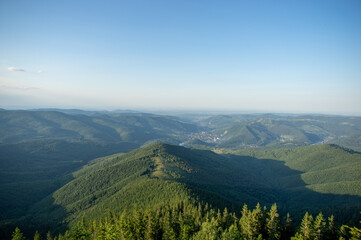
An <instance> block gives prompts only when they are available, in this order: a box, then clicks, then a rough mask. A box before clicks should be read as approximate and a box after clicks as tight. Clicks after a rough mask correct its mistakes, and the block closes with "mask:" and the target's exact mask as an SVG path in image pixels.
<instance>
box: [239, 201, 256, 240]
mask: <svg viewBox="0 0 361 240" xmlns="http://www.w3.org/2000/svg"><path fill="white" fill-rule="evenodd" d="M251 221H252V219H251V212H250V210H248V207H247V205H246V204H244V205H243V208H242V217H241V219H240V220H239V225H240V227H241V234H242V237H243V238H244V239H251V238H252V237H253V232H252V225H251V224H252V223H251Z"/></svg>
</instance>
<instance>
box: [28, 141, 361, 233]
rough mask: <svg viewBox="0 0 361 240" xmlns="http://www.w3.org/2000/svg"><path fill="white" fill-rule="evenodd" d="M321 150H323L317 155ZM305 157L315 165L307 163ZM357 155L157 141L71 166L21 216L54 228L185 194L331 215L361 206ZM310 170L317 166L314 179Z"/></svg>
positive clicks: (223, 203) (221, 203)
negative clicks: (68, 175) (66, 177)
mask: <svg viewBox="0 0 361 240" xmlns="http://www.w3.org/2000/svg"><path fill="white" fill-rule="evenodd" d="M328 152H330V153H329V155H327V154H328ZM316 153H319V154H316ZM320 155H324V156H325V157H324V158H321V159H320V158H319V156H320ZM331 155H332V156H333V158H332V159H330V158H328V156H331ZM297 156H298V159H296V160H294V159H295V158H296V157H297ZM309 161H312V162H314V163H315V165H316V167H315V168H311V167H310V166H309ZM325 161H326V162H327V164H325V163H324V162H325ZM360 161H361V154H359V153H356V152H352V151H348V150H347V149H343V148H340V147H338V146H334V145H325V146H311V147H305V148H298V149H285V150H275V151H239V152H235V153H233V154H229V153H228V154H223V155H220V154H216V153H214V152H211V151H204V150H196V149H188V148H184V147H179V146H173V145H167V144H155V145H150V146H147V147H143V148H141V149H137V150H134V151H132V152H130V153H126V154H117V155H113V156H110V157H106V158H102V159H97V160H94V161H92V162H90V163H89V164H87V165H86V166H85V167H84V168H83V169H81V170H79V171H77V172H74V173H73V177H74V178H75V179H74V180H72V181H71V182H69V183H67V184H66V185H65V186H63V187H61V188H60V189H59V190H57V191H56V192H54V193H53V194H52V195H50V196H48V197H47V198H45V199H43V200H42V201H40V202H38V203H37V204H36V205H34V206H33V208H32V210H31V211H30V212H29V213H28V216H27V218H25V219H24V220H25V221H26V222H27V223H28V226H31V224H33V225H34V226H43V227H44V228H45V229H46V228H51V229H54V226H63V227H64V225H63V224H67V223H70V224H71V225H73V224H74V223H75V222H76V221H79V219H80V218H81V216H83V215H84V216H86V218H88V219H98V218H101V217H105V216H106V214H107V212H108V211H109V210H111V211H114V212H122V211H123V210H125V209H131V208H133V206H134V205H137V206H138V207H139V208H142V209H145V208H146V207H147V206H151V207H154V206H160V205H163V204H167V203H177V202H180V201H185V200H186V201H194V202H203V203H209V204H212V205H213V206H216V207H219V208H224V207H228V208H229V209H233V210H234V211H236V212H237V211H240V208H241V206H242V205H243V204H244V203H247V204H249V205H250V206H255V205H256V204H257V202H260V203H261V204H263V205H266V206H270V205H272V204H273V203H274V202H277V204H278V205H279V207H280V212H281V213H283V214H285V213H286V212H288V211H290V212H292V213H293V215H295V219H296V220H297V219H298V220H300V218H301V217H302V214H304V212H305V211H309V212H314V213H317V212H319V211H320V210H322V209H323V210H324V212H325V213H327V214H335V215H336V216H337V215H338V213H339V212H340V211H342V210H341V209H345V208H350V207H353V208H356V209H361V208H360V205H359V204H360V201H361V195H360V191H359V187H360V185H361V181H359V179H360V174H359V172H361V171H357V170H355V171H354V168H355V166H359V165H360V164H359V163H360ZM297 162H303V164H298V163H297ZM296 163H297V164H296ZM292 164H293V165H292ZM353 164H356V165H353ZM297 168H298V169H297ZM337 168H341V169H343V170H345V171H347V172H349V173H351V174H353V175H352V176H348V177H342V176H340V175H339V174H338V175H336V177H334V178H332V177H331V176H330V175H329V174H334V173H335V172H334V171H335V170H336V171H337ZM301 169H302V171H301ZM304 171H305V172H304ZM313 171H321V172H322V174H320V178H316V177H315V176H313V175H312V173H313ZM350 179H353V180H350ZM325 189H326V190H325ZM327 189H332V191H330V190H327ZM340 189H342V191H341V190H340ZM325 193H326V194H325ZM347 211H349V210H345V211H343V213H344V214H345V212H347ZM352 211H354V209H353V210H352ZM338 217H339V218H340V219H341V220H342V221H344V220H345V219H346V220H347V219H350V218H347V217H345V218H344V216H341V215H340V216H338ZM45 223H47V224H45ZM46 225H47V226H46ZM38 228H39V227H38ZM60 229H61V228H60ZM58 230H59V228H58Z"/></svg>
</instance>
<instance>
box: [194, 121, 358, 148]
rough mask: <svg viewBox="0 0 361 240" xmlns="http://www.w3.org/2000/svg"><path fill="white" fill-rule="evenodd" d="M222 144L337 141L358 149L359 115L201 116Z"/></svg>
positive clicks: (294, 144)
mask: <svg viewBox="0 0 361 240" xmlns="http://www.w3.org/2000/svg"><path fill="white" fill-rule="evenodd" d="M200 124H201V125H203V126H206V127H209V128H211V129H213V133H215V134H217V135H218V137H219V138H220V140H219V141H218V142H217V144H218V146H220V147H225V148H247V147H252V146H258V147H260V146H261V147H268V148H281V147H282V148H284V147H298V146H307V145H312V144H324V143H336V144H340V145H342V146H346V147H349V148H353V149H355V150H361V138H360V136H361V118H360V117H349V116H326V115H319V116H317V115H305V116H285V115H272V114H260V115H256V114H254V115H230V116H225V115H222V116H215V117H211V118H208V119H206V120H203V121H202V122H201V123H200Z"/></svg>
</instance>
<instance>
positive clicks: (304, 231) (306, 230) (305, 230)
mask: <svg viewBox="0 0 361 240" xmlns="http://www.w3.org/2000/svg"><path fill="white" fill-rule="evenodd" d="M312 223H313V218H312V215H309V214H308V212H306V214H305V216H304V217H303V219H302V223H301V227H300V230H299V234H300V235H301V236H302V237H303V239H304V240H307V239H311V238H312V235H313V226H312Z"/></svg>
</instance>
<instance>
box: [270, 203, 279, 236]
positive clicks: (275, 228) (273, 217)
mask: <svg viewBox="0 0 361 240" xmlns="http://www.w3.org/2000/svg"><path fill="white" fill-rule="evenodd" d="M278 216H279V215H278V213H277V205H276V204H273V205H272V207H271V210H270V212H269V214H268V218H267V223H266V228H267V234H268V239H280V237H281V232H280V222H279V219H278Z"/></svg>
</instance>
